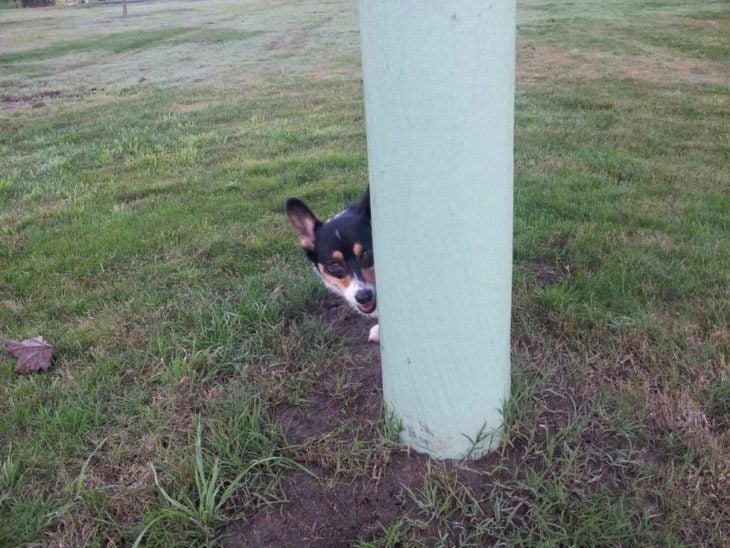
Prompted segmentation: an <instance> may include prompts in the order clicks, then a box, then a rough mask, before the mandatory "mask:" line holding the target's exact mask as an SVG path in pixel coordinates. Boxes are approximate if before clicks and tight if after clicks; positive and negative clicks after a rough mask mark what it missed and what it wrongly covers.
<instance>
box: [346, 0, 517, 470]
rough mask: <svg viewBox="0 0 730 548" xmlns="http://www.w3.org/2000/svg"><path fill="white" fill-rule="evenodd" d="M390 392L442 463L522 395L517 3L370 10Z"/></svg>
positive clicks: (496, 436) (404, 0) (376, 231)
mask: <svg viewBox="0 0 730 548" xmlns="http://www.w3.org/2000/svg"><path fill="white" fill-rule="evenodd" d="M359 10H360V30H361V40H362V61H363V75H364V87H365V112H366V124H367V144H368V163H369V166H368V167H369V177H370V193H371V201H372V214H373V238H374V243H373V247H374V249H375V262H376V269H377V283H378V296H377V298H378V309H379V321H380V341H381V357H382V367H383V393H384V400H385V404H386V406H387V408H388V410H389V411H390V412H391V413H392V414H393V415H394V416H395V417H396V418H397V419H398V420H399V421H400V422H401V424H402V426H403V431H402V433H401V439H402V441H403V442H404V443H405V444H406V445H408V446H410V447H412V448H413V449H415V450H417V451H419V452H425V453H428V454H430V455H432V456H434V457H436V458H442V459H446V458H479V457H480V456H482V455H483V454H484V453H486V452H487V451H489V450H490V449H493V448H495V447H496V446H497V445H498V444H499V443H500V436H501V432H502V415H501V410H502V407H503V405H504V403H505V401H506V399H507V398H508V396H509V389H510V310H511V289H512V179H513V137H514V129H513V128H514V81H515V28H516V26H515V25H516V22H515V12H516V6H515V1H514V0H360V2H359Z"/></svg>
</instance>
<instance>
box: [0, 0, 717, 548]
mask: <svg viewBox="0 0 730 548" xmlns="http://www.w3.org/2000/svg"><path fill="white" fill-rule="evenodd" d="M0 36H2V38H1V39H0V340H1V341H5V340H8V339H25V338H30V337H36V336H39V335H41V336H43V337H45V338H46V339H47V340H49V341H50V342H51V343H52V344H53V345H54V347H55V351H54V361H53V366H52V368H51V369H49V370H48V371H46V372H42V373H37V374H32V375H27V376H19V375H16V374H15V373H14V372H13V366H14V362H13V360H12V359H11V357H10V356H9V355H8V354H6V353H4V352H0V516H1V518H0V545H2V546H15V545H53V546H82V545H103V546H129V545H132V544H134V543H135V541H139V543H140V544H142V545H150V546H172V545H191V546H200V545H203V544H215V543H217V542H229V543H231V544H232V545H236V544H238V545H241V544H245V542H249V543H250V544H251V545H254V541H252V540H251V539H253V538H254V533H255V531H254V528H253V527H252V526H251V524H259V525H260V524H261V523H263V522H264V521H267V520H268V522H273V523H275V524H276V520H277V519H279V520H281V527H280V528H284V526H285V525H286V527H289V528H291V527H293V526H292V524H291V522H287V521H286V519H287V518H286V516H291V515H292V514H291V512H294V511H295V510H296V508H297V507H301V505H303V504H305V503H306V504H310V505H312V509H311V516H312V519H311V521H308V522H307V523H306V527H304V525H302V527H303V529H302V530H303V531H304V530H306V531H308V532H309V533H308V535H309V536H307V535H304V534H303V533H302V534H301V535H300V536H301V539H302V543H303V544H307V543H311V544H313V545H321V546H327V545H334V543H335V541H336V542H338V543H339V544H340V545H359V546H362V547H365V546H368V547H369V546H466V545H473V546H484V545H492V544H502V545H510V546H511V545H524V546H534V545H547V546H549V545H578V546H589V545H596V544H612V545H641V546H650V545H657V546H659V545H661V546H663V545H707V546H723V545H726V544H725V543H726V542H727V539H728V536H729V535H730V366H729V364H728V360H729V359H730V327H729V326H730V169H728V165H730V5H728V4H727V2H725V1H723V0H717V1H713V0H656V1H652V2H635V1H629V0H578V1H576V2H570V3H556V2H547V1H543V0H522V1H520V2H519V3H518V73H517V97H516V120H515V123H516V142H515V162H516V166H515V167H516V175H515V177H516V179H515V240H514V257H515V271H514V296H513V299H514V300H513V303H514V314H513V331H512V339H513V388H512V391H513V397H512V400H511V402H510V403H509V404H508V405H507V406H506V408H505V421H506V426H505V428H506V436H505V440H504V444H503V446H502V447H501V448H500V450H499V451H497V452H495V453H494V454H492V455H490V456H488V457H486V458H485V459H482V460H481V461H478V462H475V463H474V462H461V463H460V462H455V463H437V462H429V461H428V460H427V459H425V458H424V457H420V456H417V455H414V454H411V453H408V452H407V451H405V450H403V449H402V448H400V447H399V446H398V445H397V443H396V439H397V424H393V422H392V421H391V420H389V419H387V418H382V417H381V418H377V417H376V418H375V419H372V417H370V418H368V419H367V420H365V419H362V420H361V418H359V417H358V413H357V412H353V410H357V409H360V407H358V405H360V403H358V401H359V400H357V398H358V397H360V396H361V395H362V394H363V393H364V392H367V394H370V395H371V396H372V397H371V400H369V401H371V403H372V401H374V402H377V401H378V398H379V392H378V387H377V386H376V385H367V383H366V381H365V380H363V379H362V378H360V377H357V371H362V370H363V368H366V367H367V364H370V365H374V367H375V369H377V353H376V351H375V350H374V349H373V348H372V347H367V346H366V345H365V344H363V343H362V341H361V338H362V337H365V336H366V334H367V326H364V327H363V329H360V327H362V326H359V325H357V326H356V327H355V328H347V329H344V328H343V327H342V326H343V325H344V324H346V323H347V322H349V321H356V320H351V319H349V318H350V316H349V315H348V313H347V312H346V311H344V310H336V311H335V312H332V309H333V308H335V307H336V302H333V301H331V299H329V297H327V294H326V292H325V290H324V289H323V288H322V287H320V285H319V283H318V282H317V280H315V279H314V276H313V275H312V274H311V272H309V269H308V266H307V265H306V262H305V261H304V258H303V256H302V253H301V251H300V250H299V249H298V244H297V242H296V238H295V237H294V235H293V233H292V232H291V228H290V227H289V225H288V222H287V220H286V217H285V215H284V212H283V204H284V202H285V200H286V198H287V197H289V196H299V197H302V198H304V199H305V200H306V201H307V202H308V203H310V204H311V205H312V206H313V208H314V209H315V210H316V211H317V212H322V215H329V214H332V213H334V212H335V211H337V210H338V209H339V208H340V207H341V206H342V205H343V204H344V203H347V202H348V201H350V200H352V199H354V198H356V197H357V196H359V195H360V193H361V192H362V190H363V189H364V187H365V186H366V184H367V166H366V163H367V156H366V147H365V127H364V112H363V100H362V76H361V72H360V64H359V63H360V59H359V35H358V25H357V12H356V3H355V2H354V1H351V0H317V1H305V0H297V1H283V0H282V1H270V0H247V1H235V0H211V1H205V2H200V1H182V0H174V1H172V0H171V1H149V2H139V3H136V2H135V3H130V4H129V17H127V18H125V19H122V17H121V6H120V5H118V4H117V5H95V4H89V5H82V6H81V5H80V6H74V7H65V8H51V9H24V10H18V9H3V10H0ZM433 237H434V238H438V237H440V235H439V234H438V233H435V234H434V235H433ZM485 237H489V235H485ZM322 303H325V304H322ZM333 318H334V319H335V320H337V321H333ZM488 365H489V364H485V367H488ZM353 375H355V377H353ZM361 377H362V376H361ZM353 378H359V379H360V381H362V385H359V384H357V383H353V382H351V381H352V379H353ZM376 384H377V383H376ZM323 394H324V395H326V398H324V397H323ZM338 405H341V409H340V408H338V407H336V406H338ZM333 406H335V407H333ZM325 407H326V408H327V409H328V410H329V411H332V409H335V411H336V412H335V413H334V414H333V420H331V421H328V422H327V423H326V424H324V422H325V421H320V422H322V423H323V424H316V428H314V427H312V428H313V430H311V431H310V430H307V431H306V432H304V433H303V431H297V432H292V430H291V429H290V428H289V426H290V425H291V421H292V419H291V417H293V416H298V417H306V418H309V419H311V421H310V422H312V423H316V422H317V414H318V412H321V410H322V409H324V408H325ZM338 410H339V411H338ZM340 411H341V412H340ZM337 413H339V414H337ZM358 420H360V422H357V421H358ZM368 420H369V421H370V422H367V421H368ZM349 421H355V422H349ZM353 425H354V426H353ZM317 428H318V430H317ZM343 429H346V430H348V432H347V435H344V433H343V431H342V430H343ZM353 432H354V434H353ZM406 469H408V470H410V471H411V473H410V474H409V475H406V474H401V471H402V470H406ZM414 470H415V471H416V473H413V471H414ZM297 485H299V486H300V487H301V486H302V485H307V489H308V491H307V493H309V494H310V495H311V496H310V497H302V496H301V494H302V490H301V489H300V491H299V495H300V496H297V493H298V491H297V490H296V488H295V487H296V486H297ZM345 487H346V488H348V489H350V488H352V489H355V490H356V492H357V493H369V495H368V497H369V498H368V497H364V496H363V497H355V498H353V499H352V500H351V502H352V505H353V509H352V515H351V523H352V527H350V528H349V529H346V528H344V527H342V528H340V529H337V530H335V528H334V527H329V528H328V523H327V520H329V519H331V520H332V522H333V523H334V521H335V520H336V519H340V518H338V517H337V516H339V515H340V514H344V515H345V516H346V515H347V514H348V512H350V510H349V509H348V508H342V507H339V508H333V506H332V502H331V501H332V500H335V499H336V498H337V497H341V498H343V499H345V501H347V499H346V497H342V493H343V491H342V490H343V489H344V488H345ZM386 491H387V493H389V494H388V495H387V497H388V500H386V494H385V492H386ZM304 498H306V499H307V500H303V499H304ZM338 500H339V499H338ZM393 500H397V501H398V504H397V505H394V504H393V503H392V501H393ZM388 504H390V506H388V508H390V509H391V510H389V512H390V513H389V514H388V515H387V517H384V516H385V514H383V513H381V514H378V512H377V509H378V508H379V507H381V508H384V507H385V506H387V505H388ZM357 505H361V506H362V505H370V506H371V507H372V510H373V511H372V512H371V513H370V514H368V516H365V515H364V513H362V514H363V515H360V514H358V512H356V511H355V509H354V507H355V506H357ZM368 508H370V507H368ZM262 516H264V517H265V518H266V520H264V519H263V518H262ZM322 516H324V517H325V519H324V522H323V521H322V519H321V518H322ZM373 516H375V517H373ZM315 518H316V519H315ZM342 519H344V518H342ZM305 521H307V520H305ZM330 525H331V524H330ZM275 532H276V531H274V532H272V535H273V534H274V533H275ZM282 534H283V533H282ZM223 537H226V538H227V539H228V540H227V541H226V540H225V538H223ZM256 538H258V537H256ZM271 538H275V537H271ZM282 538H284V537H282ZM281 542H283V541H281V540H280V541H279V543H280V544H281ZM276 544H277V541H275V540H271V539H270V545H276Z"/></svg>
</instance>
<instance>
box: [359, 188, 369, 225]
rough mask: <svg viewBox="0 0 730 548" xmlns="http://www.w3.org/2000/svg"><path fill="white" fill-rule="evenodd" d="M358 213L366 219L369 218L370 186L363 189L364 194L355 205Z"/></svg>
mask: <svg viewBox="0 0 730 548" xmlns="http://www.w3.org/2000/svg"><path fill="white" fill-rule="evenodd" d="M357 209H358V211H359V212H360V215H362V217H363V218H364V219H366V220H368V221H369V220H370V187H369V186H368V187H367V188H366V189H365V194H363V196H362V200H360V203H359V204H358V206H357Z"/></svg>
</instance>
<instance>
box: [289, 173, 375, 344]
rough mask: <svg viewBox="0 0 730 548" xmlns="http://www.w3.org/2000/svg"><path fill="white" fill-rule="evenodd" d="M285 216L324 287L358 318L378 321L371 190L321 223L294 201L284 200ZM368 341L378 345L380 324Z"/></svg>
mask: <svg viewBox="0 0 730 548" xmlns="http://www.w3.org/2000/svg"><path fill="white" fill-rule="evenodd" d="M286 214H287V216H288V217H289V222H290V223H291V225H292V227H293V228H294V232H296V234H297V236H298V237H299V243H300V244H301V246H302V248H303V249H304V252H305V253H306V255H307V257H308V258H309V260H310V261H312V266H313V268H314V272H315V273H316V274H317V276H319V278H320V279H321V280H322V282H323V283H324V285H325V286H326V287H327V288H328V289H329V290H330V291H332V292H333V293H335V294H336V295H339V296H340V297H342V298H343V299H344V300H345V301H346V302H347V304H349V305H350V306H352V307H353V308H354V309H355V310H357V311H358V312H359V313H360V314H362V315H364V316H367V317H369V318H377V317H378V310H377V295H376V292H375V266H374V265H375V258H374V256H373V238H372V229H371V224H370V188H369V187H368V188H367V189H366V190H365V194H364V195H363V197H362V199H361V200H360V201H359V202H356V203H353V204H350V205H349V206H347V207H346V208H345V209H343V210H342V211H340V212H339V213H337V214H336V215H333V216H332V217H330V218H329V219H327V220H326V221H324V222H322V221H320V220H319V219H317V217H316V216H315V215H314V213H312V211H311V210H310V209H309V208H308V207H307V206H306V205H305V204H304V202H302V201H301V200H298V199H297V198H289V199H288V200H287V202H286ZM368 340H369V341H372V342H379V341H380V331H379V324H376V325H374V326H373V327H372V329H370V334H369V335H368Z"/></svg>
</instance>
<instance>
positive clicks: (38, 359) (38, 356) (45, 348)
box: [5, 337, 53, 373]
mask: <svg viewBox="0 0 730 548" xmlns="http://www.w3.org/2000/svg"><path fill="white" fill-rule="evenodd" d="M5 350H7V351H8V352H10V354H12V355H13V356H14V357H16V358H18V364H17V365H16V366H15V372H16V373H32V372H34V371H45V370H46V369H48V368H49V367H51V355H52V354H53V346H51V345H50V344H48V343H47V342H46V341H45V340H43V337H36V338H35V339H25V340H24V341H6V342H5Z"/></svg>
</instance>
